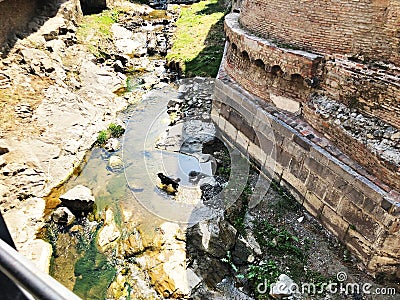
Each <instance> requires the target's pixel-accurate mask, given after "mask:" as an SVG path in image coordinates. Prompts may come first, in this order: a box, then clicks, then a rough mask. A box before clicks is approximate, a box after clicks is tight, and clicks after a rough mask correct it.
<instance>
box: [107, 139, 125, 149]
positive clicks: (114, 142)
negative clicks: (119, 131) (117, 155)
mask: <svg viewBox="0 0 400 300" xmlns="http://www.w3.org/2000/svg"><path fill="white" fill-rule="evenodd" d="M120 147H121V145H120V143H119V141H118V139H116V138H111V139H109V140H108V141H107V143H106V144H105V145H104V149H106V150H107V151H109V152H115V151H117V150H119V148H120Z"/></svg>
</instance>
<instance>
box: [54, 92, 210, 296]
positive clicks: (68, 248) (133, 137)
mask: <svg viewBox="0 0 400 300" xmlns="http://www.w3.org/2000/svg"><path fill="white" fill-rule="evenodd" d="M176 97H177V91H176V90H175V89H173V88H171V87H166V88H163V89H158V90H153V91H152V92H151V93H149V95H148V96H146V97H145V98H144V100H143V102H141V103H139V104H137V105H136V106H135V107H130V108H129V109H128V110H127V111H126V112H124V113H123V114H122V115H121V118H122V119H125V120H124V121H125V122H126V121H127V120H129V121H128V122H127V128H126V131H125V134H124V136H123V139H122V141H121V142H122V148H121V149H120V150H119V151H117V152H115V153H108V152H107V151H105V150H104V149H101V148H98V147H95V148H94V149H93V150H92V151H91V153H90V154H88V156H87V161H86V163H85V165H84V166H83V167H82V170H81V172H80V173H79V174H78V176H75V177H73V178H71V179H70V180H69V181H68V182H67V183H66V184H64V185H63V187H61V188H60V189H59V191H61V192H62V191H66V190H68V189H70V188H72V187H74V186H76V185H79V184H81V185H85V186H87V187H88V188H90V189H91V190H92V191H93V194H94V196H95V199H96V201H95V206H96V212H95V214H98V215H101V214H103V212H104V210H105V209H107V208H111V209H112V211H113V213H114V219H115V223H116V224H117V226H118V227H119V230H120V232H121V234H122V236H123V235H124V232H126V231H127V229H126V228H125V226H128V225H132V224H136V225H137V224H143V225H144V227H143V229H144V228H147V229H148V230H150V231H152V230H153V229H154V228H155V227H157V226H159V225H160V224H161V223H163V222H165V220H168V221H175V222H180V223H183V225H182V226H185V224H186V223H188V222H192V221H196V218H199V217H204V216H211V214H212V213H214V212H213V211H212V210H211V209H210V208H208V207H206V206H204V205H203V204H202V203H201V201H200V197H201V191H200V189H199V187H198V186H197V185H196V184H194V183H192V182H191V181H190V180H189V176H188V174H189V172H190V171H199V172H203V173H206V174H209V175H212V174H211V172H212V171H211V167H210V165H209V163H200V162H199V160H198V159H197V158H196V157H194V156H190V155H185V154H181V153H176V152H168V151H163V150H159V149H156V142H157V140H158V138H159V137H160V135H162V134H163V133H164V132H165V128H166V127H167V126H168V124H169V116H168V114H167V112H166V106H167V103H168V101H169V100H170V99H172V98H176ZM111 155H119V156H121V157H122V158H123V162H124V168H123V169H121V170H112V169H110V168H109V167H108V159H109V157H110V156H111ZM159 172H162V173H164V174H166V175H168V176H170V177H172V178H180V188H179V190H180V192H178V196H176V197H174V196H171V195H168V194H167V193H166V192H165V191H163V190H161V189H160V188H159V187H158V185H159V179H158V177H157V173H159ZM193 216H195V217H193ZM93 223H95V222H93ZM80 224H81V225H83V228H84V230H83V233H78V234H77V233H73V234H71V232H70V230H69V229H65V228H64V229H62V230H61V231H60V232H59V233H58V241H57V249H56V256H55V257H54V258H53V264H52V275H53V276H54V277H55V278H56V279H58V280H59V281H60V282H62V283H63V284H65V285H66V286H68V287H69V288H70V289H73V290H74V291H75V292H76V293H77V294H78V295H79V296H81V297H82V298H84V299H101V298H103V299H104V295H105V293H106V292H107V288H108V286H109V284H110V283H111V281H112V279H113V277H114V275H113V274H116V269H117V268H118V263H116V262H114V261H113V255H114V254H113V253H112V252H110V253H106V255H105V254H102V253H100V251H99V249H98V247H97V246H96V235H97V232H98V229H99V228H98V227H97V229H96V226H95V225H93V224H91V225H90V224H89V225H90V226H91V228H89V227H90V226H88V223H87V221H82V220H81V221H80ZM100 224H101V223H100ZM147 229H144V230H147ZM129 230H130V229H129ZM103 271H104V272H103ZM99 272H100V273H99ZM102 273H103V274H104V276H103V275H101V274H102ZM99 276H100V277H101V280H100V279H99V278H100V277H99ZM97 277H99V278H97ZM94 282H95V283H94Z"/></svg>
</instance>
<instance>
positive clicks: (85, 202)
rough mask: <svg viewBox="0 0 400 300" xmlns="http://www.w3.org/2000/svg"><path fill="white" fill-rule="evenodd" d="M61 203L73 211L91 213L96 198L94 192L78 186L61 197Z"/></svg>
mask: <svg viewBox="0 0 400 300" xmlns="http://www.w3.org/2000/svg"><path fill="white" fill-rule="evenodd" d="M60 200H61V203H62V204H63V205H64V206H66V207H68V208H69V209H70V210H72V211H77V212H80V211H82V212H89V211H91V210H92V209H93V204H94V200H95V199H94V196H93V194H92V191H91V190H90V189H89V188H87V187H85V186H83V185H77V186H75V187H74V188H72V189H70V190H69V191H68V192H66V193H65V194H63V195H61V196H60Z"/></svg>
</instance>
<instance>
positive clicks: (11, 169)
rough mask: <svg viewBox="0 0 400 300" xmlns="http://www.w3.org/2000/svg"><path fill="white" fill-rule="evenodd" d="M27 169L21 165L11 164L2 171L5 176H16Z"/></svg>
mask: <svg viewBox="0 0 400 300" xmlns="http://www.w3.org/2000/svg"><path fill="white" fill-rule="evenodd" d="M26 169H27V167H26V166H25V165H23V164H19V163H9V164H7V165H6V166H5V167H3V169H2V173H3V175H4V176H14V175H16V174H18V173H21V172H23V171H25V170H26Z"/></svg>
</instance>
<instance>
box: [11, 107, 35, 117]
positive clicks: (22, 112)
mask: <svg viewBox="0 0 400 300" xmlns="http://www.w3.org/2000/svg"><path fill="white" fill-rule="evenodd" d="M15 113H16V114H17V115H18V117H20V118H22V119H26V118H30V117H31V116H32V114H33V111H32V107H31V106H30V104H18V105H17V106H16V107H15Z"/></svg>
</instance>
